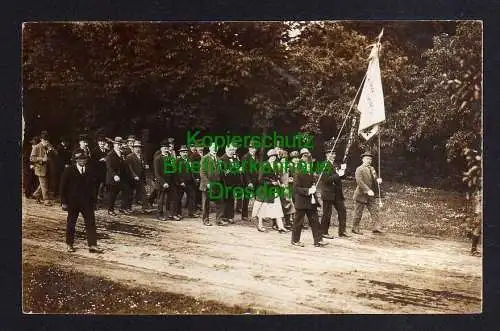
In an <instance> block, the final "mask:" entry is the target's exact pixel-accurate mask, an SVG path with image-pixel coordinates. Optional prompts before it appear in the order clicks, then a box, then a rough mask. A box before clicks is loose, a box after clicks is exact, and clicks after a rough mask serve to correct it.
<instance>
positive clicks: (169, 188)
mask: <svg viewBox="0 0 500 331" xmlns="http://www.w3.org/2000/svg"><path fill="white" fill-rule="evenodd" d="M168 149H169V142H168V141H167V140H163V141H162V142H161V143H160V154H159V155H157V156H156V158H155V159H154V161H153V170H154V174H155V187H156V190H157V191H158V192H159V201H158V219H159V220H160V221H165V220H166V219H167V218H166V217H165V212H167V214H170V215H169V217H168V218H169V219H175V220H176V221H180V218H178V217H177V215H175V212H176V208H177V206H176V205H175V201H176V200H175V199H174V198H175V197H174V198H170V197H169V195H173V194H175V193H176V192H175V182H174V173H173V171H169V169H168V168H165V166H168V165H169V164H172V162H175V159H174V158H172V156H171V155H170V153H169V152H168Z"/></svg>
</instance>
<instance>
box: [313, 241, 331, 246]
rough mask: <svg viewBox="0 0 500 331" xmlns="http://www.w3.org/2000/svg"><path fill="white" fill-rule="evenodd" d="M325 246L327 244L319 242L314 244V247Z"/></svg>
mask: <svg viewBox="0 0 500 331" xmlns="http://www.w3.org/2000/svg"><path fill="white" fill-rule="evenodd" d="M326 245H328V243H327V242H324V241H320V242H317V243H315V244H314V247H325V246H326Z"/></svg>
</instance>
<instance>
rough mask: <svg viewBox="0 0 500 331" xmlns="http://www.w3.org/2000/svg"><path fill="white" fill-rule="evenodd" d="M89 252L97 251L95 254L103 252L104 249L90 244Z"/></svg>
mask: <svg viewBox="0 0 500 331" xmlns="http://www.w3.org/2000/svg"><path fill="white" fill-rule="evenodd" d="M89 252H90V253H95V254H102V253H103V251H102V249H100V248H99V247H97V246H89Z"/></svg>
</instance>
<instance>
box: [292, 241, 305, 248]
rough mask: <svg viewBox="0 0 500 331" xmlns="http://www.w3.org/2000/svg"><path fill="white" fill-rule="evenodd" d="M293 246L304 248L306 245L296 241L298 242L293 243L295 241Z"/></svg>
mask: <svg viewBox="0 0 500 331" xmlns="http://www.w3.org/2000/svg"><path fill="white" fill-rule="evenodd" d="M292 245H293V246H297V247H304V244H303V243H301V242H300V241H296V242H293V241H292Z"/></svg>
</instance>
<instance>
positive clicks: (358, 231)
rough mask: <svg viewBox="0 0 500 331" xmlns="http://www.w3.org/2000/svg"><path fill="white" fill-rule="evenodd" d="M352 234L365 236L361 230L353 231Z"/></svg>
mask: <svg viewBox="0 0 500 331" xmlns="http://www.w3.org/2000/svg"><path fill="white" fill-rule="evenodd" d="M352 233H355V234H360V235H361V234H363V232H361V231H360V230H352Z"/></svg>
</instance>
